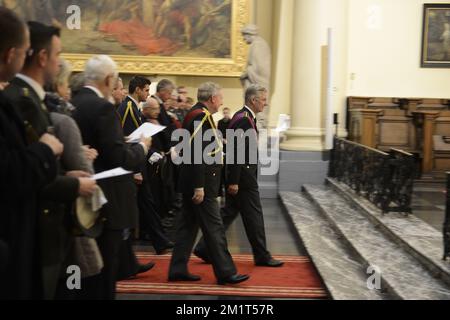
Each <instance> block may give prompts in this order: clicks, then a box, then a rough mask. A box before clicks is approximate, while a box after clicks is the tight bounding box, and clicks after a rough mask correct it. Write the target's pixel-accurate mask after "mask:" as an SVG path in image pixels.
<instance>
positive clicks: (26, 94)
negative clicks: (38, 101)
mask: <svg viewBox="0 0 450 320" xmlns="http://www.w3.org/2000/svg"><path fill="white" fill-rule="evenodd" d="M22 89H23V95H24V96H25V97H29V96H30V90H28V88H22Z"/></svg>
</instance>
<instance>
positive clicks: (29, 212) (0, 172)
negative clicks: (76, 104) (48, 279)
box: [0, 7, 63, 300]
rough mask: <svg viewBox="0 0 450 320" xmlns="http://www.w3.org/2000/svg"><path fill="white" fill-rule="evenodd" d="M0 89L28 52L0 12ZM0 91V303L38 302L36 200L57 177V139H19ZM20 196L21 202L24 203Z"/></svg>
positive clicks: (21, 131) (14, 115) (20, 27)
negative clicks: (32, 140) (35, 300)
mask: <svg viewBox="0 0 450 320" xmlns="http://www.w3.org/2000/svg"><path fill="white" fill-rule="evenodd" d="M0 34H1V35H2V37H1V39H0V83H4V82H6V81H10V80H11V79H12V78H13V77H14V76H15V74H16V73H17V72H19V71H20V70H21V68H22V66H23V63H24V61H25V57H26V53H27V51H28V49H29V46H30V40H29V33H28V28H27V26H26V24H25V23H24V22H23V21H22V20H20V18H19V17H18V16H17V15H16V14H14V13H13V12H12V11H10V10H8V9H6V8H4V7H0ZM3 89H4V88H1V86H0V128H1V129H0V154H1V160H0V190H1V192H0V212H1V214H0V300H2V299H8V300H25V299H41V298H42V293H41V292H40V289H41V287H42V284H41V283H40V279H41V275H40V270H41V268H40V265H39V263H40V257H39V252H38V248H39V246H38V241H37V231H38V230H37V213H38V198H39V194H40V192H41V191H42V189H43V187H45V186H46V185H48V184H49V183H51V182H52V181H53V180H54V179H55V177H56V173H57V164H56V157H55V156H60V155H61V154H62V152H63V145H62V144H61V143H60V142H59V140H58V139H56V138H55V137H53V136H52V135H49V134H44V135H42V136H41V137H40V139H39V140H38V141H36V142H34V143H28V142H27V141H26V137H25V127H24V124H23V119H21V118H20V115H19V114H18V110H16V106H15V105H13V104H12V103H11V102H10V101H9V99H8V98H7V97H6V96H5V94H4V92H3ZM24 195H25V196H26V201H24Z"/></svg>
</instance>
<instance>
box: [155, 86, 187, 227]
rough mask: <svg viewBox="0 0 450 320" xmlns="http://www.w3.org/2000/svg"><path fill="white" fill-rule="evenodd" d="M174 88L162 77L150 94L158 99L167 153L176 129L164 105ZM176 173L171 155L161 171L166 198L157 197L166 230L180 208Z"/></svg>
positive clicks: (159, 118) (172, 144)
mask: <svg viewBox="0 0 450 320" xmlns="http://www.w3.org/2000/svg"><path fill="white" fill-rule="evenodd" d="M174 90H175V85H174V84H173V83H172V81H170V80H167V79H162V80H161V81H159V82H158V85H157V87H156V93H155V95H153V96H152V98H154V99H155V100H156V101H158V104H159V110H160V113H159V116H158V122H159V123H160V125H162V126H165V127H166V129H165V130H164V131H163V134H164V135H165V138H164V141H165V142H166V143H165V146H164V152H165V153H168V152H169V151H170V150H171V149H172V147H173V146H174V143H173V142H172V141H171V138H172V134H173V132H174V131H175V130H176V129H177V126H176V123H175V119H173V118H172V116H171V115H170V114H169V113H168V112H167V109H168V108H167V106H166V104H167V103H168V101H169V100H170V99H171V98H172V94H173V92H174ZM178 174H179V172H178V168H177V167H176V166H174V164H173V163H172V161H171V157H169V158H168V162H167V164H166V165H165V166H164V168H163V170H162V172H161V176H162V179H163V185H162V187H163V191H162V193H163V195H164V197H163V198H164V199H167V200H166V201H161V200H160V199H157V201H158V203H157V205H158V207H159V208H162V211H163V212H161V215H162V218H163V225H164V227H165V228H166V229H168V230H171V229H173V225H174V223H173V222H174V220H175V216H176V211H179V210H181V202H182V201H181V195H179V194H176V184H177V182H178V180H179V179H178Z"/></svg>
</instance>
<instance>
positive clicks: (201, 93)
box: [169, 83, 249, 284]
mask: <svg viewBox="0 0 450 320" xmlns="http://www.w3.org/2000/svg"><path fill="white" fill-rule="evenodd" d="M198 101H199V102H198V103H197V105H195V106H194V107H193V108H192V110H191V111H190V113H189V114H188V115H187V117H186V119H185V121H184V125H183V128H184V129H185V130H187V131H189V134H190V141H189V146H188V147H187V146H186V147H187V149H186V150H182V153H183V164H182V165H181V172H180V184H179V185H180V188H181V190H180V191H181V192H182V193H183V212H182V215H181V217H180V220H179V222H178V228H177V236H176V242H175V248H174V251H173V255H172V260H171V263H170V270H169V281H199V280H200V277H199V276H196V275H192V274H190V273H189V271H188V268H187V265H188V262H189V258H190V255H191V253H192V248H193V246H194V244H195V240H196V237H197V233H198V230H199V226H200V229H201V230H202V233H203V235H204V237H205V241H206V246H207V247H208V250H209V252H211V255H210V258H211V261H212V265H213V269H214V274H215V276H216V278H217V281H218V283H219V284H226V283H239V282H242V281H245V280H247V279H248V278H249V276H247V275H239V274H237V270H236V266H235V265H234V262H233V259H232V257H231V255H230V253H229V251H228V245H227V240H226V237H225V229H224V226H223V224H222V219H221V218H220V212H219V205H218V202H217V196H218V193H219V185H220V172H221V169H222V163H223V152H222V143H221V141H220V138H219V133H218V132H217V128H216V126H215V124H214V120H213V119H212V115H213V114H214V113H216V112H217V111H218V110H219V108H220V106H221V105H222V101H223V95H222V90H221V88H220V87H219V86H218V85H216V84H214V83H205V84H202V85H201V86H200V88H199V89H198ZM211 132H212V133H213V136H214V138H213V142H212V143H210V141H211V140H210V141H206V139H204V136H203V133H205V134H207V133H209V134H210V133H211ZM210 144H211V145H212V146H213V148H211V146H210ZM197 146H199V148H198V147H197ZM210 148H211V150H210ZM205 150H206V151H205ZM208 151H210V152H209V154H208V156H205V157H204V156H203V154H204V152H208ZM184 157H187V158H186V159H184ZM206 157H210V159H206ZM209 160H212V161H209Z"/></svg>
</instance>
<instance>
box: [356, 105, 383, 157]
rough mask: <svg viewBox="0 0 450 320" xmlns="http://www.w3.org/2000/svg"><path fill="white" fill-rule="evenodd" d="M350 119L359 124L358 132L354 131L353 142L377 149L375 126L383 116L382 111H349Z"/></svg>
mask: <svg viewBox="0 0 450 320" xmlns="http://www.w3.org/2000/svg"><path fill="white" fill-rule="evenodd" d="M351 113H352V119H354V120H355V121H357V122H358V123H359V126H360V128H359V130H356V132H355V134H356V136H355V137H354V141H355V142H357V143H360V144H362V145H365V146H367V147H369V148H373V149H376V148H377V136H376V134H377V130H376V129H377V124H378V121H379V118H380V116H383V111H382V110H378V109H377V110H374V109H355V110H352V111H351Z"/></svg>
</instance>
